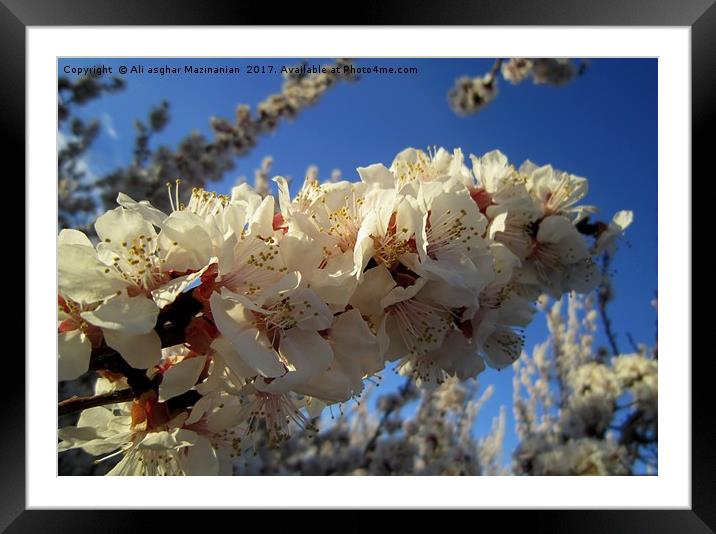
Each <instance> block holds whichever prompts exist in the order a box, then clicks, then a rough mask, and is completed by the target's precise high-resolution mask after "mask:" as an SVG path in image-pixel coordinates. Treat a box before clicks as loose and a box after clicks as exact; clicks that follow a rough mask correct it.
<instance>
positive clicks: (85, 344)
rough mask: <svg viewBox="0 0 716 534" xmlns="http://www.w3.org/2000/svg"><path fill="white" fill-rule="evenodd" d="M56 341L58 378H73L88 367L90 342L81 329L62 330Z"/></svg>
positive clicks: (90, 349) (90, 351) (84, 371)
mask: <svg viewBox="0 0 716 534" xmlns="http://www.w3.org/2000/svg"><path fill="white" fill-rule="evenodd" d="M57 341H58V348H57V352H58V361H57V366H58V379H59V380H60V381H62V380H74V379H75V378H78V377H79V376H80V375H82V374H84V373H86V372H87V370H88V369H89V362H90V355H91V354H92V344H91V343H90V341H89V339H87V336H85V335H84V333H83V332H82V331H81V330H70V331H69V332H62V333H60V334H58V336H57Z"/></svg>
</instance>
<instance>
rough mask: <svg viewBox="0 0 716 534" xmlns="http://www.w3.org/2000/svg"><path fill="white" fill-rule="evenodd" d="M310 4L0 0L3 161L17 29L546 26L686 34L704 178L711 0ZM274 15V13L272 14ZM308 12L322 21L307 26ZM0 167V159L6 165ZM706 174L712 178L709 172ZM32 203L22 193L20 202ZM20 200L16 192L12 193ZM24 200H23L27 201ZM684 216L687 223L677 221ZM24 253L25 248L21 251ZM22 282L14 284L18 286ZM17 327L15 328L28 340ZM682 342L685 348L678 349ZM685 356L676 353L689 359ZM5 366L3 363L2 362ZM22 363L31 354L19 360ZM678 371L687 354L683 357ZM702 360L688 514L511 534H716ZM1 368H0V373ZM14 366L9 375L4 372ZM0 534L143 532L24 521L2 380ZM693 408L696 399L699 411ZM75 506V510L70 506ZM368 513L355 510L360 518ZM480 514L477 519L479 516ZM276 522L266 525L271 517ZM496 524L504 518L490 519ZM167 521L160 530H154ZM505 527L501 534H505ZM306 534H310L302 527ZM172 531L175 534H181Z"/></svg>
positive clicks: (610, 515)
mask: <svg viewBox="0 0 716 534" xmlns="http://www.w3.org/2000/svg"><path fill="white" fill-rule="evenodd" d="M322 4H323V3H322V2H318V3H316V2H313V3H311V5H310V7H311V9H310V10H309V9H308V8H307V6H306V4H304V3H296V4H295V5H288V4H275V5H272V4H269V3H256V2H254V3H250V4H249V3H246V2H234V3H229V2H214V1H203V2H197V1H193V2H192V1H178V0H173V1H166V0H161V1H157V0H155V1H152V2H151V3H150V2H149V1H148V0H124V1H121V2H118V1H109V0H32V1H29V0H0V39H2V41H3V47H2V53H0V69H1V70H0V72H2V74H3V78H4V79H3V82H2V83H0V102H1V103H2V105H0V117H1V118H2V119H1V120H2V125H3V131H5V132H11V135H9V136H7V138H6V140H5V145H4V148H5V155H6V156H10V157H11V158H12V159H13V160H14V162H15V163H16V164H17V169H15V173H16V174H15V176H21V175H24V172H25V159H24V157H23V154H24V153H25V150H24V149H25V30H26V27H27V26H84V25H90V26H91V25H157V26H160V25H178V26H184V25H239V24H240V25H244V24H250V25H257V24H265V23H267V22H268V23H270V24H271V25H280V24H299V23H306V24H309V25H315V24H330V25H341V24H350V25H364V24H370V25H376V24H378V25H397V24H409V25H510V26H512V25H517V26H528V25H555V26H688V27H690V28H691V36H692V43H691V46H692V48H691V61H692V65H691V75H692V95H691V96H692V169H693V171H692V173H693V174H696V173H698V172H699V170H701V171H703V172H702V174H704V176H710V173H709V172H708V171H707V170H706V165H707V162H708V158H709V156H710V152H712V151H713V149H712V148H710V146H709V145H710V143H709V142H708V141H707V139H708V138H709V137H708V136H707V127H708V126H709V125H710V124H713V119H714V111H713V109H714V107H713V104H712V102H710V101H709V97H711V96H712V95H714V94H716V64H715V62H714V60H713V56H712V53H713V51H716V5H714V0H661V1H659V2H656V1H650V0H602V1H600V2H596V1H594V0H548V1H547V0H531V1H529V0H527V1H524V0H522V1H520V0H488V1H473V2H469V0H461V1H458V0H442V1H440V2H437V1H435V2H426V1H421V0H413V1H408V0H402V1H389V2H388V1H383V2H377V1H374V0H373V1H369V2H365V3H363V4H361V5H360V8H359V9H352V8H351V7H350V5H349V4H345V7H346V8H347V10H346V11H345V13H350V20H348V19H347V18H346V16H344V17H343V18H342V19H340V22H338V24H336V21H335V20H328V19H329V18H331V15H332V14H333V15H332V16H333V18H338V17H336V15H335V13H336V10H335V5H322ZM277 6H280V7H278V8H277ZM317 13H322V15H318V14H317ZM10 157H9V158H8V159H11V158H10ZM711 172H713V171H711ZM8 185H10V184H8ZM27 193H28V194H29V195H32V194H33V192H32V191H27ZM22 194H23V195H24V194H25V193H22ZM26 200H27V197H26ZM686 215H687V216H689V217H691V215H692V214H691V213H689V214H686ZM25 246H29V245H28V244H27V242H26V243H25ZM28 283H29V281H28V280H27V279H25V284H26V286H27V284H28ZM27 328H28V325H27V324H25V331H26V335H28V333H27ZM689 345H690V343H689V340H685V342H684V346H685V347H689ZM689 349H690V347H689V348H688V349H687V350H689ZM6 356H9V355H6ZM25 357H26V358H28V357H30V355H28V354H26V355H25ZM679 357H683V358H684V361H688V360H687V358H688V357H690V354H682V355H679ZM709 359H710V358H709V355H708V354H707V353H702V354H701V359H698V358H696V359H693V361H692V370H693V374H692V385H693V393H692V409H693V414H692V420H693V421H699V424H698V425H693V426H692V429H693V434H692V473H691V480H692V490H691V498H692V507H691V509H690V510H653V511H645V510H629V511H626V510H620V511H616V510H611V511H609V510H604V511H595V510H591V511H586V510H571V511H559V512H555V511H521V512H516V511H511V512H509V513H510V520H509V525H510V529H513V528H519V526H518V525H519V523H521V522H524V523H525V524H528V525H529V528H530V529H532V530H533V531H535V532H595V533H596V532H609V533H611V534H616V533H621V532H624V533H627V532H628V533H634V532H651V533H656V532H677V531H678V532H681V533H692V532H693V533H701V532H704V533H706V532H714V531H715V530H716V506H715V505H714V504H715V503H716V476H715V475H716V439H715V438H716V425H714V415H713V410H712V409H711V405H712V402H713V401H711V400H710V398H709V397H708V393H709V390H710V389H711V384H710V382H711V381H712V378H711V377H712V376H713V375H712V374H711V373H709V372H708V369H707V365H708V364H707V363H705V361H708V360H709ZM4 365H5V367H4V371H5V373H8V374H6V375H5V376H12V377H19V376H25V367H24V362H23V360H22V359H21V358H19V357H17V355H16V356H15V357H14V358H13V359H11V363H7V362H6V363H5V364H4ZM8 365H10V366H11V367H10V368H8V367H7V366H8ZM13 367H14V368H13ZM0 397H1V398H0V421H2V427H1V428H2V436H3V438H2V441H1V442H0V443H1V445H0V449H1V452H2V454H0V475H1V478H0V531H3V532H8V533H19V532H50V531H52V532H53V533H60V532H68V533H70V532H71V533H73V534H74V533H82V532H96V531H99V532H105V531H111V532H134V531H135V530H137V527H138V525H142V524H145V525H147V523H145V522H144V519H139V518H138V517H137V515H138V514H140V515H141V516H143V517H146V516H147V514H146V513H144V512H132V513H129V512H125V511H98V510H94V511H82V512H78V511H57V510H55V511H28V510H25V490H26V484H25V465H26V463H25V462H26V457H25V410H24V409H23V408H24V399H25V385H24V381H23V382H20V381H17V379H15V381H14V382H11V381H9V380H5V381H4V384H3V387H2V388H0ZM698 400H701V402H699V401H698ZM78 506H81V501H78ZM366 513H367V512H363V511H354V512H352V514H354V515H356V516H357V514H361V515H364V514H366ZM483 513H484V512H483ZM272 517H276V516H272ZM501 519H503V520H504V518H501ZM165 521H166V522H165ZM184 521H186V514H171V517H170V518H169V517H168V518H166V519H164V518H163V519H162V522H163V523H164V525H165V528H172V523H175V524H182V523H183V522H184ZM368 524H369V523H366V522H365V521H360V522H357V521H354V520H350V521H349V522H348V523H344V525H345V526H348V527H349V528H351V530H353V529H356V531H357V529H361V530H364V529H365V528H368ZM505 526H507V525H505ZM237 528H239V526H238V525H237ZM311 528H312V530H315V529H316V528H320V525H316V522H315V521H311ZM182 530H183V529H182Z"/></svg>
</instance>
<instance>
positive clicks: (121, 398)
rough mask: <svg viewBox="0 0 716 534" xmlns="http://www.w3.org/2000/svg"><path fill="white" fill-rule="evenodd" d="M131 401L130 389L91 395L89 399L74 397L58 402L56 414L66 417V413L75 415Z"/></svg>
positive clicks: (131, 393) (132, 396)
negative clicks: (107, 405) (87, 410)
mask: <svg viewBox="0 0 716 534" xmlns="http://www.w3.org/2000/svg"><path fill="white" fill-rule="evenodd" d="M132 399H134V391H132V389H131V388H127V389H120V390H118V391H110V392H109V393H102V394H100V395H92V396H89V397H78V396H77V395H75V396H74V397H70V398H69V399H65V400H63V401H60V403H59V404H58V405H57V414H58V415H67V414H68V413H75V412H79V411H82V410H86V409H88V408H95V407H97V406H104V405H106V404H116V403H119V402H127V401H130V400H132Z"/></svg>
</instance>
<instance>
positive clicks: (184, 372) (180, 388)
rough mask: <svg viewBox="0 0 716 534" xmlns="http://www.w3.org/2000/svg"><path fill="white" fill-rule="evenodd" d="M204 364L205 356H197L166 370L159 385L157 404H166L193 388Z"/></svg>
mask: <svg viewBox="0 0 716 534" xmlns="http://www.w3.org/2000/svg"><path fill="white" fill-rule="evenodd" d="M205 363H206V356H197V357H194V358H187V359H185V360H182V361H180V362H179V363H177V364H174V365H172V366H171V367H170V368H169V369H167V370H166V371H165V372H164V375H163V376H162V382H161V384H159V402H166V401H167V400H169V399H171V398H174V397H176V396H177V395H181V394H182V393H185V392H186V391H189V390H190V389H191V388H192V387H194V385H195V384H196V381H197V380H198V379H199V375H200V374H201V371H202V370H203V369H204V364H205Z"/></svg>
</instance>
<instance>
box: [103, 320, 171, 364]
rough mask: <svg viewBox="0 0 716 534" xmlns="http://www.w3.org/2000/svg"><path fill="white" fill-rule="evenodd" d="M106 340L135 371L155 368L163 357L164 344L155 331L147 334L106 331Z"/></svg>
mask: <svg viewBox="0 0 716 534" xmlns="http://www.w3.org/2000/svg"><path fill="white" fill-rule="evenodd" d="M104 339H105V341H106V342H107V345H109V346H110V347H112V348H113V349H114V350H116V351H117V352H119V353H120V354H121V355H122V358H124V359H125V360H126V362H127V363H128V364H129V365H131V366H132V367H134V368H135V369H149V368H150V367H154V366H155V365H156V364H158V363H159V360H160V359H161V357H162V342H161V340H160V339H159V336H158V335H157V333H156V332H155V331H154V330H152V331H151V332H148V333H146V334H127V333H125V332H120V331H117V330H105V331H104Z"/></svg>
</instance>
